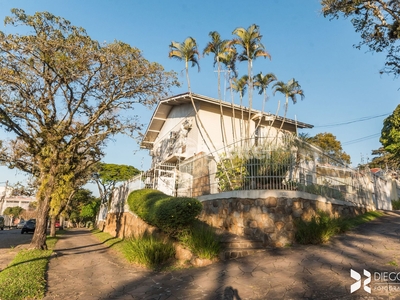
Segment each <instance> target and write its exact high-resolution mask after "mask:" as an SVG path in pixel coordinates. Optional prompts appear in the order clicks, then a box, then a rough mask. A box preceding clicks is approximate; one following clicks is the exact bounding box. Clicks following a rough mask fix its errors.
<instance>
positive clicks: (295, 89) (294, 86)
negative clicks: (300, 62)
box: [272, 78, 304, 129]
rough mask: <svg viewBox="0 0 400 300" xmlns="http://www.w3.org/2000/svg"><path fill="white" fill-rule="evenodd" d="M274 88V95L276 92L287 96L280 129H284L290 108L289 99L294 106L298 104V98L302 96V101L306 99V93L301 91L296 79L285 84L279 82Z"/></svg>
mask: <svg viewBox="0 0 400 300" xmlns="http://www.w3.org/2000/svg"><path fill="white" fill-rule="evenodd" d="M272 88H273V89H274V92H273V93H274V95H275V93H276V92H280V93H281V94H283V95H285V115H284V117H283V121H282V124H281V127H280V128H279V129H282V126H283V123H284V122H285V119H286V114H287V110H288V106H289V98H290V99H292V101H293V104H296V102H297V96H300V97H301V100H303V99H304V91H303V90H302V89H301V86H300V84H299V83H298V81H296V80H295V79H294V78H292V79H290V80H289V81H288V82H287V83H284V82H283V81H278V82H277V83H275V84H274V85H273V87H272Z"/></svg>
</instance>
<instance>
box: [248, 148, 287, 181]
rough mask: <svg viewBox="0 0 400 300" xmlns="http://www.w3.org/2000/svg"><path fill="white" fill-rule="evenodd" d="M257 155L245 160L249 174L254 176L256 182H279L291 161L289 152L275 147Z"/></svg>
mask: <svg viewBox="0 0 400 300" xmlns="http://www.w3.org/2000/svg"><path fill="white" fill-rule="evenodd" d="M257 156H258V157H252V158H249V159H248V160H247V161H246V169H247V173H248V174H249V176H251V177H254V178H255V182H256V183H257V184H262V183H266V184H272V183H274V184H276V185H279V184H281V183H282V180H283V179H284V177H285V176H286V172H287V171H288V170H289V169H290V167H291V166H292V163H293V156H292V154H291V152H290V151H286V150H284V149H277V150H272V151H268V152H267V153H264V154H262V155H257Z"/></svg>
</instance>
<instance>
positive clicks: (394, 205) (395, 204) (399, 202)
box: [392, 199, 400, 210]
mask: <svg viewBox="0 0 400 300" xmlns="http://www.w3.org/2000/svg"><path fill="white" fill-rule="evenodd" d="M392 209H394V210H399V209H400V199H399V200H392Z"/></svg>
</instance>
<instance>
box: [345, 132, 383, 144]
mask: <svg viewBox="0 0 400 300" xmlns="http://www.w3.org/2000/svg"><path fill="white" fill-rule="evenodd" d="M380 135H381V134H380V133H374V134H371V135H367V136H364V137H361V138H358V139H355V140H352V141H348V142H344V143H342V145H351V144H355V143H359V142H363V141H366V140H370V139H373V138H377V137H379V136H380Z"/></svg>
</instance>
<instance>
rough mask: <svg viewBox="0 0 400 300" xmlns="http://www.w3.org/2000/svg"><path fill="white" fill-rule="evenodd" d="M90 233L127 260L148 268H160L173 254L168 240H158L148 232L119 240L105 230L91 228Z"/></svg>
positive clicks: (172, 248)
mask: <svg viewBox="0 0 400 300" xmlns="http://www.w3.org/2000/svg"><path fill="white" fill-rule="evenodd" d="M92 233H93V234H94V235H95V236H96V237H97V238H98V239H99V240H100V241H102V242H103V243H104V244H105V245H107V246H108V247H110V248H112V249H115V250H117V251H118V252H119V253H121V254H122V255H123V256H124V257H125V258H126V259H127V260H128V261H130V262H135V263H138V264H141V265H143V266H146V267H148V268H153V269H160V268H162V267H163V264H165V263H167V262H168V261H170V260H171V259H173V258H174V256H175V248H174V247H173V244H172V243H171V242H170V241H169V240H160V239H159V238H156V237H154V236H151V235H150V234H147V233H146V234H144V235H143V236H141V237H138V238H129V239H125V240H121V239H119V238H116V237H112V236H111V235H110V234H108V233H106V232H102V231H100V230H93V231H92Z"/></svg>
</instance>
